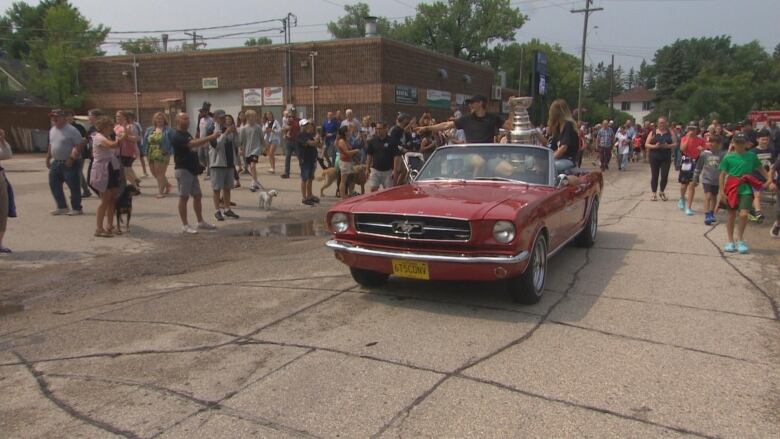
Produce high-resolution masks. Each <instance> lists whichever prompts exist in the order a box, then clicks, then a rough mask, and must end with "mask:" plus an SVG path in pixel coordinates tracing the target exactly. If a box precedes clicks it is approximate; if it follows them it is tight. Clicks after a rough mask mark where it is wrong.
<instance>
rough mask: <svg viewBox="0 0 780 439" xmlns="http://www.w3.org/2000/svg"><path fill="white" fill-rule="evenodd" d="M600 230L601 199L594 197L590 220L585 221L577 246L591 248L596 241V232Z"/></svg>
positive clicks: (575, 242)
mask: <svg viewBox="0 0 780 439" xmlns="http://www.w3.org/2000/svg"><path fill="white" fill-rule="evenodd" d="M598 231H599V199H598V198H594V199H593V205H592V206H591V207H590V215H588V221H587V222H585V228H584V229H582V231H581V232H580V234H579V235H577V238H576V239H575V241H574V244H575V245H576V246H577V247H584V248H590V247H593V244H595V243H596V234H598Z"/></svg>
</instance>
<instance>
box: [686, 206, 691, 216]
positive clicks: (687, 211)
mask: <svg viewBox="0 0 780 439" xmlns="http://www.w3.org/2000/svg"><path fill="white" fill-rule="evenodd" d="M685 214H686V215H688V216H693V209H691V208H690V207H686V208H685Z"/></svg>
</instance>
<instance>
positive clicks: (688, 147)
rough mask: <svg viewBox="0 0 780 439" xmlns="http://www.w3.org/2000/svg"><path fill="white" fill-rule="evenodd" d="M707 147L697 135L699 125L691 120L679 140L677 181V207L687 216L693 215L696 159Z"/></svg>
mask: <svg viewBox="0 0 780 439" xmlns="http://www.w3.org/2000/svg"><path fill="white" fill-rule="evenodd" d="M705 148H707V143H706V142H705V141H704V139H702V138H701V137H700V136H699V125H697V124H696V123H694V122H691V123H690V124H689V125H688V133H687V134H686V135H685V136H684V137H683V138H682V139H681V140H680V153H681V159H680V174H679V176H678V177H677V181H678V182H679V183H680V200H679V201H678V202H677V207H679V208H680V210H684V211H685V214H686V215H688V216H692V215H693V197H694V195H695V193H696V185H694V184H690V183H691V182H692V181H693V174H694V169H695V168H696V161H697V160H699V155H701V152H702V151H703V150H704V149H705Z"/></svg>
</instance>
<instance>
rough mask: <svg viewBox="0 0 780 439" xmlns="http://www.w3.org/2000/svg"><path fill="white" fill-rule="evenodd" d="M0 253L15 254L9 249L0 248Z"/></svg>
mask: <svg viewBox="0 0 780 439" xmlns="http://www.w3.org/2000/svg"><path fill="white" fill-rule="evenodd" d="M0 253H13V252H12V251H11V249H10V248H8V247H0Z"/></svg>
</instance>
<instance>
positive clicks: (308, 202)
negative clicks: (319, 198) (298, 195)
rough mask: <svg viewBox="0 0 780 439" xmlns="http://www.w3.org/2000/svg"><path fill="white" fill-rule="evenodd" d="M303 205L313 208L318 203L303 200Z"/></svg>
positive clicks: (308, 199)
mask: <svg viewBox="0 0 780 439" xmlns="http://www.w3.org/2000/svg"><path fill="white" fill-rule="evenodd" d="M301 204H303V205H305V206H312V207H313V206H314V205H315V204H316V203H315V202H314V201H312V200H311V198H306V199H304V200H301Z"/></svg>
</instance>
